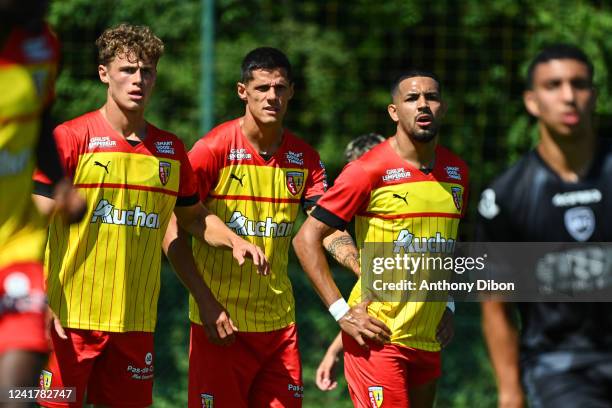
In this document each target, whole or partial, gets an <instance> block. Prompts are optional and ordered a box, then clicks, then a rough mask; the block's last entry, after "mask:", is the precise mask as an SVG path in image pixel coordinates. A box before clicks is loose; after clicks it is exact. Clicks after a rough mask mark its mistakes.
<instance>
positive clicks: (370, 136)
mask: <svg viewBox="0 0 612 408" xmlns="http://www.w3.org/2000/svg"><path fill="white" fill-rule="evenodd" d="M384 141H385V138H384V137H383V136H381V135H379V134H378V133H366V134H365V135H361V136H357V137H356V138H355V139H353V140H351V141H350V142H349V144H348V145H346V149H344V158H345V159H346V161H347V162H352V161H353V160H357V159H358V158H360V157H361V156H363V154H364V153H366V152H368V151H369V150H370V149H372V148H373V147H374V146H376V145H377V144H379V143H381V142H384Z"/></svg>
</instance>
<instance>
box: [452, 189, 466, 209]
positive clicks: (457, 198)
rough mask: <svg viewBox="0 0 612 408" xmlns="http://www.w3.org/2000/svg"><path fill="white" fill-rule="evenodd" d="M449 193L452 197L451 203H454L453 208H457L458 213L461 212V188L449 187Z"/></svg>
mask: <svg viewBox="0 0 612 408" xmlns="http://www.w3.org/2000/svg"><path fill="white" fill-rule="evenodd" d="M451 193H452V195H453V203H455V207H457V210H458V211H461V206H462V204H463V190H462V189H461V187H451Z"/></svg>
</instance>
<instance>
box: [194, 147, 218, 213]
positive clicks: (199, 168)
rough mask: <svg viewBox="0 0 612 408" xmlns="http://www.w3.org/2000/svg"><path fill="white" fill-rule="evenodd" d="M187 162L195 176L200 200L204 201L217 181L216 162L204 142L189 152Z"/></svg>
mask: <svg viewBox="0 0 612 408" xmlns="http://www.w3.org/2000/svg"><path fill="white" fill-rule="evenodd" d="M189 162H190V163H191V167H192V168H193V172H194V174H195V180H196V185H197V190H198V192H199V194H200V200H201V201H205V200H206V198H207V197H208V194H209V193H210V190H212V189H213V188H214V186H215V185H216V183H217V181H218V179H219V167H220V166H219V164H218V160H217V158H216V157H215V155H214V154H213V151H212V149H211V148H210V147H209V146H208V145H207V144H206V143H205V142H204V140H200V141H198V142H197V143H196V144H195V145H194V146H193V148H192V149H191V151H190V152H189Z"/></svg>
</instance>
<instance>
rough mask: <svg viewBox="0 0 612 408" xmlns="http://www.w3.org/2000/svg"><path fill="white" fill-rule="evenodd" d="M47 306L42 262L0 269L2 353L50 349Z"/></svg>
mask: <svg viewBox="0 0 612 408" xmlns="http://www.w3.org/2000/svg"><path fill="white" fill-rule="evenodd" d="M46 310H47V303H46V297H45V290H44V286H43V266H42V264H41V263H39V262H27V263H16V264H12V265H9V266H7V267H5V268H2V269H0V355H1V354H3V353H4V352H6V351H8V350H27V351H34V352H39V353H48V352H49V341H48V339H47V335H46V332H45V314H46Z"/></svg>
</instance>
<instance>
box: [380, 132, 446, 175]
mask: <svg viewBox="0 0 612 408" xmlns="http://www.w3.org/2000/svg"><path fill="white" fill-rule="evenodd" d="M437 141H438V137H437V136H436V137H434V138H433V139H432V140H431V141H429V142H426V143H421V142H416V141H413V140H412V139H410V138H409V137H408V136H407V135H405V134H400V132H398V133H397V134H396V135H395V137H394V138H393V139H391V141H390V143H391V147H392V148H393V150H395V152H396V153H397V154H398V156H399V157H401V158H402V159H404V160H406V161H407V162H408V163H410V164H411V165H412V166H414V167H416V168H417V169H422V168H430V167H431V166H432V163H433V162H434V160H435V158H436V145H437Z"/></svg>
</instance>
